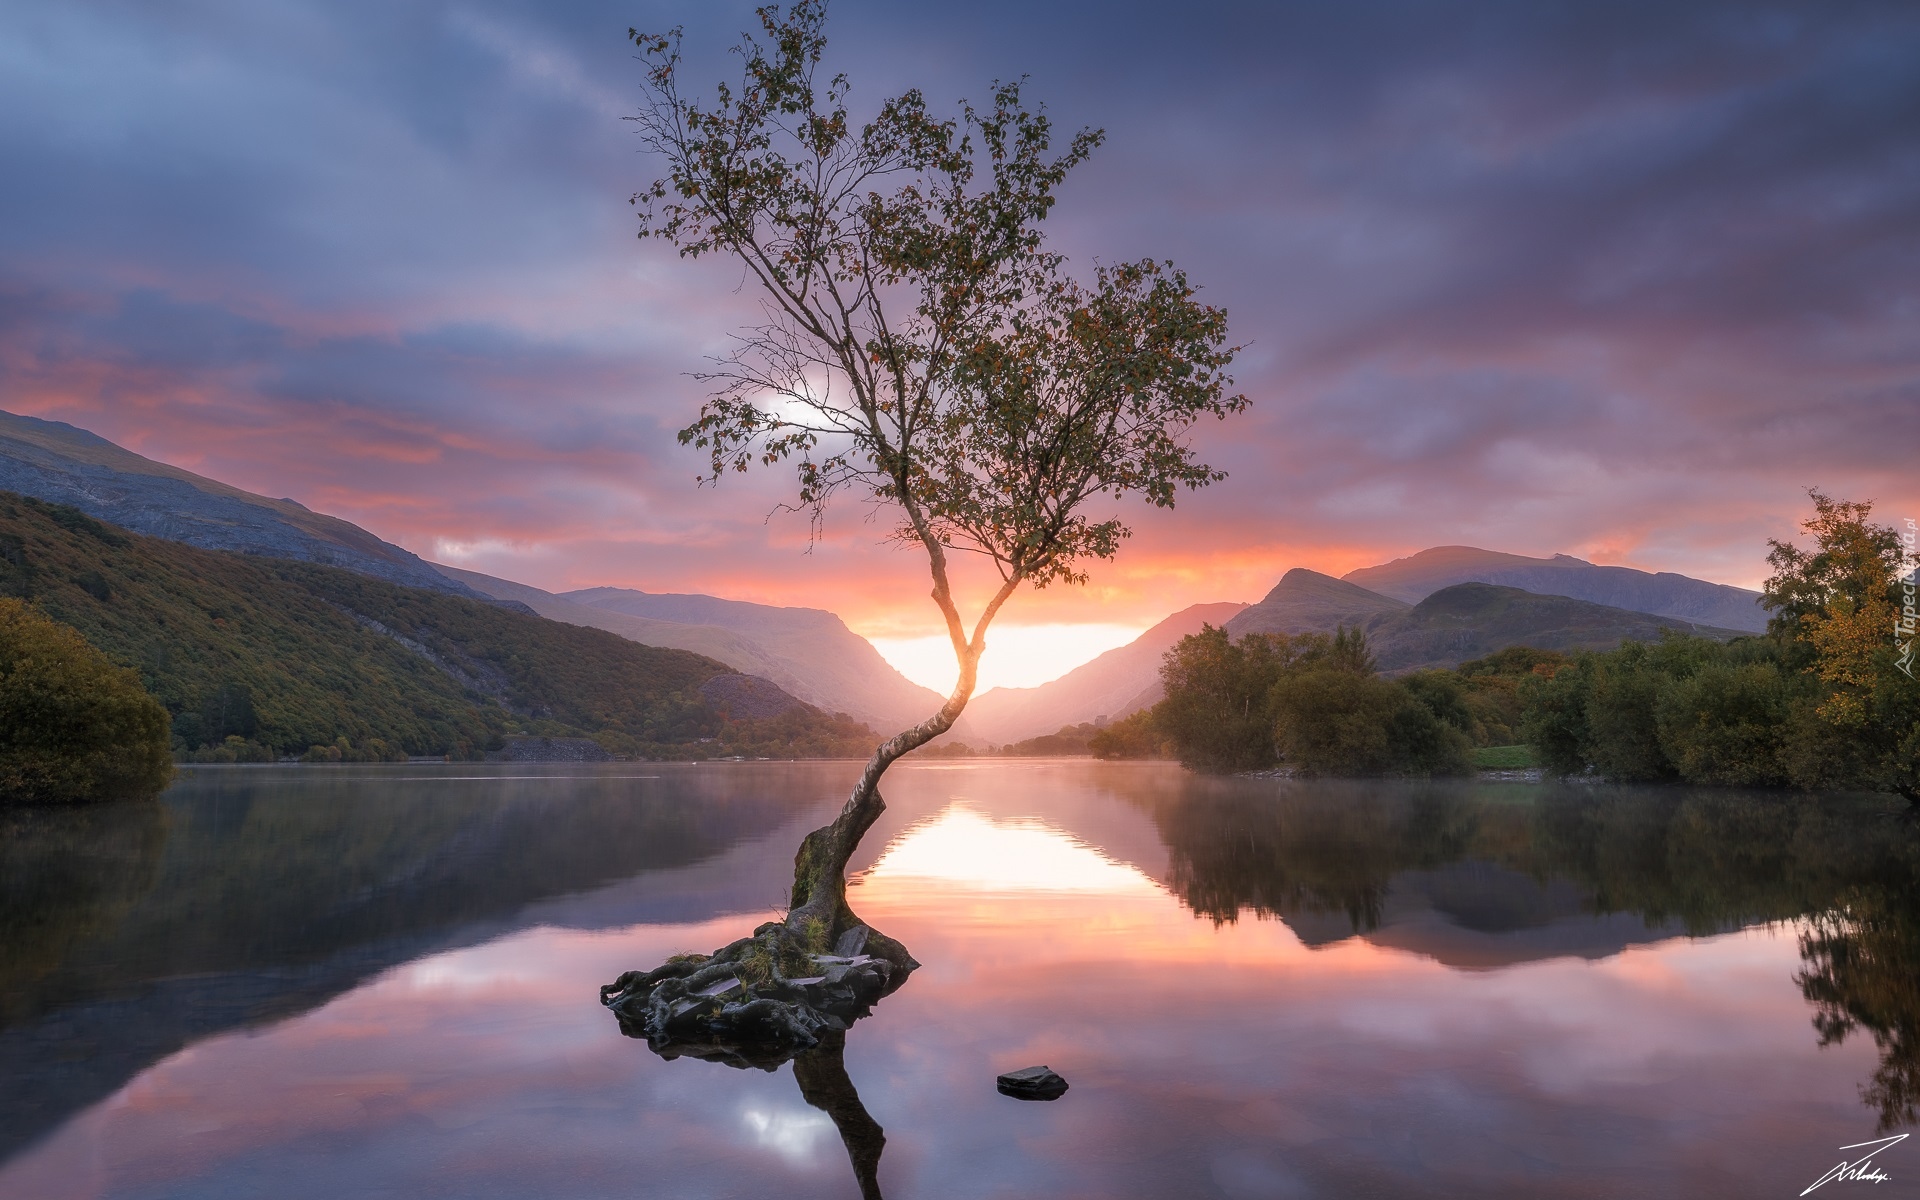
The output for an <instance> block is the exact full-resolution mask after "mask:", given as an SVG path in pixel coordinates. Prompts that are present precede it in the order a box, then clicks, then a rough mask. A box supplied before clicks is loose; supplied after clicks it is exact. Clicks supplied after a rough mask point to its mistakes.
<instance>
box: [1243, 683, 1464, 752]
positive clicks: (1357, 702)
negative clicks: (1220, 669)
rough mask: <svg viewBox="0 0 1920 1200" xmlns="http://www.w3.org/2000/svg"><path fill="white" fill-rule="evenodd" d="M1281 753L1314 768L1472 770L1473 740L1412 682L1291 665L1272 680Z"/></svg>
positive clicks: (1276, 731)
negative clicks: (1296, 668) (1426, 701)
mask: <svg viewBox="0 0 1920 1200" xmlns="http://www.w3.org/2000/svg"><path fill="white" fill-rule="evenodd" d="M1273 712H1274V719H1275V742H1276V744H1277V746H1278V748H1279V750H1280V754H1281V757H1282V758H1283V759H1284V760H1285V761H1286V762H1287V763H1288V764H1289V765H1290V766H1293V767H1296V768H1298V769H1299V770H1301V771H1304V772H1307V773H1309V774H1313V775H1466V774H1470V773H1471V772H1472V770H1473V764H1472V761H1471V759H1470V758H1469V757H1468V751H1469V749H1470V744H1469V742H1468V740H1467V736H1466V735H1465V734H1464V733H1462V732H1460V730H1458V729H1456V728H1454V727H1453V726H1451V725H1449V724H1447V723H1446V722H1444V721H1442V720H1440V719H1439V718H1437V717H1435V716H1434V715H1433V713H1432V712H1431V711H1430V710H1429V709H1428V707H1427V706H1426V705H1425V704H1423V703H1421V701H1420V700H1419V699H1417V698H1416V697H1415V694H1414V693H1413V692H1412V691H1411V690H1409V689H1408V688H1407V687H1405V686H1403V685H1401V684H1399V683H1395V682H1393V681H1392V680H1387V679H1381V678H1379V677H1377V676H1374V675H1370V674H1362V673H1360V672H1358V671H1353V670H1342V669H1339V668H1337V667H1332V666H1323V667H1315V668H1311V669H1307V670H1302V671H1294V672H1288V673H1286V674H1284V675H1282V676H1281V678H1280V679H1279V680H1278V681H1277V682H1276V683H1275V684H1274V686H1273Z"/></svg>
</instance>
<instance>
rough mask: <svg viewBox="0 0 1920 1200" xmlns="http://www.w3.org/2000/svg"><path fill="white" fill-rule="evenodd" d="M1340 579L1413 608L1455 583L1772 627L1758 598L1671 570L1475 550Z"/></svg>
mask: <svg viewBox="0 0 1920 1200" xmlns="http://www.w3.org/2000/svg"><path fill="white" fill-rule="evenodd" d="M1342 578H1344V579H1345V580H1346V581H1347V582H1348V583H1352V584H1358V585H1359V586H1360V587H1363V588H1367V589H1369V590H1371V591H1374V592H1378V593H1380V594H1381V595H1385V596H1391V597H1393V598H1394V599H1396V600H1404V601H1405V602H1407V603H1408V604H1417V603H1419V602H1420V601H1422V600H1424V599H1426V598H1427V597H1428V596H1431V595H1432V594H1433V593H1435V592H1437V591H1439V590H1440V589H1441V588H1444V587H1451V586H1453V585H1454V584H1456V583H1495V584H1500V585H1502V586H1504V587H1515V588H1520V589H1521V590H1522V591H1528V592H1535V593H1538V594H1539V595H1543V596H1571V597H1572V598H1574V599H1576V600H1590V601H1592V602H1593V603H1595V604H1605V605H1609V606H1611V607H1613V608H1624V609H1629V610H1631V611H1633V612H1642V613H1651V614H1653V615H1654V616H1660V617H1673V618H1675V619H1677V620H1681V621H1691V622H1695V623H1697V624H1701V625H1713V626H1717V627H1719V628H1722V629H1737V630H1739V631H1741V632H1743V633H1763V632H1765V630H1766V628H1767V612H1766V610H1765V609H1763V608H1761V607H1760V603H1759V602H1760V593H1758V592H1750V591H1748V590H1747V589H1745V588H1737V587H1730V586H1728V585H1726V584H1723V583H1708V582H1706V581H1705V580H1702V579H1692V578H1689V577H1688V576H1685V575H1676V574H1674V573H1672V572H1671V571H1662V572H1659V573H1658V574H1654V573H1651V572H1648V571H1636V570H1634V569H1633V568H1631V567H1601V566H1595V565H1594V564H1593V563H1590V562H1587V561H1586V560H1585V559H1580V558H1574V557H1573V556H1571V555H1567V554H1556V555H1554V556H1553V557H1552V558H1527V557H1524V556H1523V555H1519V554H1502V553H1500V552H1498V551H1495V550H1481V549H1478V548H1476V547H1473V546H1435V547H1433V548H1432V549H1430V550H1422V551H1421V552H1420V553H1418V554H1415V555H1412V556H1410V557H1408V558H1396V559H1394V560H1393V561H1392V562H1390V563H1383V564H1381V565H1380V566H1377V567H1362V568H1361V569H1360V570H1358V571H1349V572H1348V573H1347V574H1346V575H1344V576H1342Z"/></svg>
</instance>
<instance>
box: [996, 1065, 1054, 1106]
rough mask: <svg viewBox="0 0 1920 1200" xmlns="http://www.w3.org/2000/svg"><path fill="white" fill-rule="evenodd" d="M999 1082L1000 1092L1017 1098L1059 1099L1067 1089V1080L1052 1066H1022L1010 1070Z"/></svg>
mask: <svg viewBox="0 0 1920 1200" xmlns="http://www.w3.org/2000/svg"><path fill="white" fill-rule="evenodd" d="M998 1082H999V1084H1000V1094H1001V1095H1003V1096H1012V1097H1013V1098H1014V1099H1016V1100H1058V1099H1059V1098H1060V1096H1061V1094H1062V1093H1064V1092H1065V1091H1066V1090H1067V1081H1066V1080H1064V1079H1062V1078H1060V1076H1059V1075H1058V1074H1056V1073H1055V1072H1054V1070H1053V1068H1051V1067H1022V1068H1020V1069H1019V1070H1018V1071H1008V1072H1007V1073H1006V1074H1005V1075H1002V1076H1001V1077H1000V1079H999V1081H998Z"/></svg>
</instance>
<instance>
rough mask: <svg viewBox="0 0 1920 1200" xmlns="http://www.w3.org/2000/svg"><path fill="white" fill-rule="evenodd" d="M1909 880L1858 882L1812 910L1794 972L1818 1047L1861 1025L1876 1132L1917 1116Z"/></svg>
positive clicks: (1918, 982)
mask: <svg viewBox="0 0 1920 1200" xmlns="http://www.w3.org/2000/svg"><path fill="white" fill-rule="evenodd" d="M1916 882H1920V881H1916V880H1915V878H1914V877H1913V876H1912V875H1911V874H1909V876H1908V877H1907V878H1906V879H1904V880H1895V881H1889V882H1883V883H1876V884H1871V885H1867V886H1863V887H1858V888H1855V889H1852V890H1851V891H1849V893H1848V894H1847V896H1846V897H1845V898H1844V899H1843V900H1842V901H1841V903H1840V904H1838V905H1836V906H1835V907H1834V908H1832V909H1830V910H1829V911H1827V912H1824V913H1821V914H1819V915H1817V916H1815V917H1814V918H1813V919H1812V920H1811V921H1810V922H1809V923H1808V929H1807V932H1806V933H1804V934H1803V935H1801V938H1800V957H1801V958H1802V959H1803V960H1804V961H1805V962H1806V964H1807V969H1806V970H1805V971H1802V972H1801V973H1800V974H1799V975H1798V976H1796V981H1797V982H1798V983H1799V984H1800V992H1801V994H1802V995H1803V996H1805V997H1806V998H1807V1002H1808V1003H1809V1004H1811V1005H1813V1008H1814V1016H1813V1027H1814V1028H1815V1029H1817V1030H1819V1031H1820V1044H1821V1045H1822V1046H1829V1045H1838V1044H1840V1043H1841V1042H1844V1041H1845V1040H1846V1039H1847V1036H1848V1035H1849V1034H1852V1033H1854V1032H1856V1031H1858V1030H1862V1029H1864V1030H1866V1031H1867V1033H1868V1034H1869V1035H1871V1036H1872V1038H1873V1044H1874V1047H1875V1048H1876V1049H1877V1050H1878V1051H1879V1052H1880V1066H1879V1069H1878V1070H1876V1071H1875V1072H1874V1073H1873V1077H1872V1078H1871V1079H1869V1080H1868V1081H1867V1082H1866V1084H1864V1085H1863V1086H1862V1087H1861V1089H1860V1098H1861V1099H1862V1100H1864V1101H1865V1102H1866V1103H1867V1105H1868V1107H1870V1108H1874V1109H1876V1110H1878V1112H1879V1114H1880V1124H1879V1129H1878V1132H1880V1133H1888V1132H1891V1131H1892V1130H1894V1129H1897V1128H1899V1127H1900V1126H1902V1125H1912V1124H1914V1123H1915V1122H1916V1120H1917V1119H1920V1111H1916V1110H1917V1109H1920V912H1916V907H1917V905H1916V899H1917V898H1920V897H1917V895H1916V887H1915V884H1916Z"/></svg>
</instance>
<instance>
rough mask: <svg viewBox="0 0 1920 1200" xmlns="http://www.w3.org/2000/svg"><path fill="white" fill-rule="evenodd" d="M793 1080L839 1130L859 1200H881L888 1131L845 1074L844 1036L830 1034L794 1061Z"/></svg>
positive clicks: (807, 1100)
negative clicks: (881, 1181) (869, 1109)
mask: <svg viewBox="0 0 1920 1200" xmlns="http://www.w3.org/2000/svg"><path fill="white" fill-rule="evenodd" d="M793 1078H794V1080H795V1081H796V1082H797V1083H799V1085H800V1095H801V1096H802V1097H803V1098H804V1099H805V1100H806V1102H807V1103H808V1104H811V1105H813V1106H814V1107H815V1108H817V1109H819V1110H820V1111H821V1112H823V1113H826V1114H827V1116H828V1117H829V1118H830V1119H831V1120H832V1121H833V1126H834V1128H835V1129H838V1130H839V1131H840V1140H841V1141H842V1142H844V1143H845V1144H846V1147H847V1158H848V1160H849V1161H851V1162H852V1163H853V1177H854V1179H855V1180H856V1181H857V1182H858V1183H859V1185H860V1195H861V1198H862V1200H880V1154H881V1151H883V1150H885V1149H886V1148H887V1132H886V1130H884V1129H882V1128H880V1122H878V1121H876V1120H874V1119H873V1117H872V1116H871V1115H869V1114H868V1112H867V1106H866V1105H864V1104H862V1103H860V1093H859V1092H858V1091H857V1090H855V1088H854V1086H853V1080H852V1079H851V1078H849V1077H848V1075H847V1035H846V1034H844V1033H838V1032H835V1033H829V1034H828V1035H827V1036H826V1038H825V1039H824V1040H823V1041H822V1042H821V1043H820V1045H819V1046H818V1047H816V1048H814V1049H812V1050H809V1051H807V1052H806V1053H805V1054H802V1055H800V1056H798V1057H797V1058H795V1059H794V1060H793Z"/></svg>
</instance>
